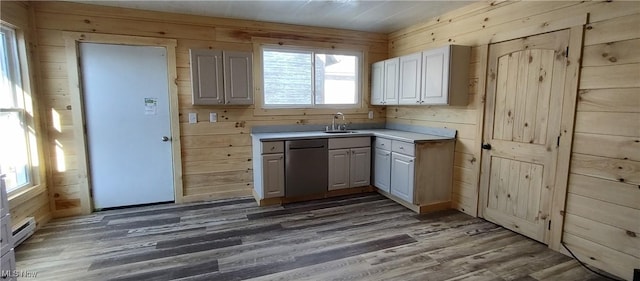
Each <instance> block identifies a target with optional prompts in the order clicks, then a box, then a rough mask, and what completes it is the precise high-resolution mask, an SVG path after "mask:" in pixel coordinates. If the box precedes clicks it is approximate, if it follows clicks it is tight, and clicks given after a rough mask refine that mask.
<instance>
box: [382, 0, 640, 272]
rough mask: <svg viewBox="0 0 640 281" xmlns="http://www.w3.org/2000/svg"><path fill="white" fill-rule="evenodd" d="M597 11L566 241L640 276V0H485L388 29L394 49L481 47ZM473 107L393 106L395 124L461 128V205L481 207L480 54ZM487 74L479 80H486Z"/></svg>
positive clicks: (600, 262)
mask: <svg viewBox="0 0 640 281" xmlns="http://www.w3.org/2000/svg"><path fill="white" fill-rule="evenodd" d="M587 13H589V24H588V25H587V26H586V28H585V37H584V48H583V52H584V54H583V60H582V67H581V78H580V85H579V88H580V91H579V96H578V107H577V108H578V109H577V115H576V120H575V132H574V144H573V149H572V157H571V166H570V176H569V188H568V195H567V205H566V209H565V210H566V212H565V214H566V215H565V226H564V232H563V241H564V242H565V243H566V244H567V246H568V247H569V248H570V249H571V250H572V251H573V252H574V253H575V254H576V255H577V256H578V257H579V258H580V259H581V260H583V261H585V262H587V263H589V264H591V265H594V266H596V267H598V268H601V269H604V270H606V271H608V272H610V273H613V274H615V275H617V276H620V277H623V278H625V279H628V280H631V278H632V275H633V268H640V238H639V237H638V236H640V219H639V218H640V189H638V186H639V184H640V162H639V161H640V51H639V50H640V40H639V38H640V29H638V27H639V26H640V5H638V3H637V2H615V1H614V2H608V1H607V2H602V1H599V2H577V1H576V2H552V1H522V2H510V1H509V2H507V1H505V2H502V1H493V2H482V3H475V4H472V5H470V6H467V7H464V8H461V9H458V10H455V11H453V12H450V13H448V14H445V15H442V16H441V17H439V18H436V19H432V20H430V21H428V22H425V23H423V24H419V25H415V26H411V27H408V28H405V29H403V30H400V31H398V32H394V33H392V34H390V36H389V53H390V54H389V55H390V56H399V55H404V54H408V53H412V52H416V51H420V50H422V49H428V48H433V47H438V46H441V45H444V44H447V43H454V44H461V45H470V46H474V48H473V49H472V52H473V54H474V57H477V55H478V54H479V52H480V51H481V50H482V48H480V47H479V46H481V45H484V44H488V43H490V42H493V41H492V40H494V38H495V37H496V34H499V33H504V32H511V31H513V30H527V31H530V35H533V34H536V33H541V32H545V31H547V30H549V29H548V28H549V26H552V25H554V24H556V23H560V22H562V21H563V20H565V19H568V18H571V17H574V16H580V15H585V14H587ZM471 69H472V71H471V75H470V77H469V85H470V95H469V99H470V102H469V105H468V106H466V107H435V106H434V107H428V108H425V107H404V106H403V107H401V106H398V107H389V108H387V122H398V123H407V124H425V125H430V126H438V127H447V128H455V129H458V132H459V134H458V136H459V141H458V143H457V144H456V158H455V164H454V165H455V170H454V181H455V183H454V191H453V196H454V201H455V202H454V205H455V207H456V208H458V209H459V210H462V211H464V212H467V213H469V214H472V215H475V214H476V212H477V208H478V206H477V198H478V185H477V181H478V177H479V176H480V175H479V173H478V171H479V167H478V166H479V165H480V163H479V161H477V159H479V157H480V153H481V152H480V144H481V141H482V140H481V139H480V136H481V135H480V134H478V132H479V131H478V130H479V127H480V126H481V124H480V123H481V121H478V120H482V108H483V104H482V103H481V102H482V100H483V97H481V96H479V95H478V94H477V93H483V92H484V91H482V88H481V87H482V86H483V85H484V84H483V83H481V82H482V79H484V77H481V75H479V74H480V73H482V70H483V69H486V66H484V65H479V64H478V59H474V60H472V63H471ZM479 82H480V83H479Z"/></svg>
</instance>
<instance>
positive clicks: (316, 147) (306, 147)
mask: <svg viewBox="0 0 640 281" xmlns="http://www.w3.org/2000/svg"><path fill="white" fill-rule="evenodd" d="M318 148H325V146H324V145H318V146H300V147H295V146H289V150H298V149H318Z"/></svg>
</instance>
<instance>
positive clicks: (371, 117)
mask: <svg viewBox="0 0 640 281" xmlns="http://www.w3.org/2000/svg"><path fill="white" fill-rule="evenodd" d="M369 119H373V111H369Z"/></svg>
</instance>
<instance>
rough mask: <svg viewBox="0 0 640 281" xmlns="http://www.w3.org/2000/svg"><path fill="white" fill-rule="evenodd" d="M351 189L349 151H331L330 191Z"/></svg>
mask: <svg viewBox="0 0 640 281" xmlns="http://www.w3.org/2000/svg"><path fill="white" fill-rule="evenodd" d="M348 187H349V149H332V150H329V186H328V189H329V190H336V189H343V188H348Z"/></svg>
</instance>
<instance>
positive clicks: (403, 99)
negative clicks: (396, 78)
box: [398, 53, 422, 105]
mask: <svg viewBox="0 0 640 281" xmlns="http://www.w3.org/2000/svg"><path fill="white" fill-rule="evenodd" d="M421 69H422V53H415V54H410V55H406V56H402V57H400V89H399V92H398V96H399V98H398V104H409V105H415V104H420V77H421V76H422V71H421Z"/></svg>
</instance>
